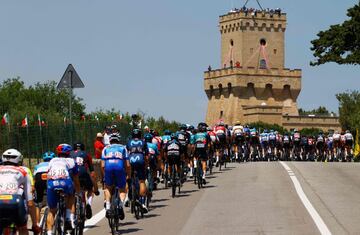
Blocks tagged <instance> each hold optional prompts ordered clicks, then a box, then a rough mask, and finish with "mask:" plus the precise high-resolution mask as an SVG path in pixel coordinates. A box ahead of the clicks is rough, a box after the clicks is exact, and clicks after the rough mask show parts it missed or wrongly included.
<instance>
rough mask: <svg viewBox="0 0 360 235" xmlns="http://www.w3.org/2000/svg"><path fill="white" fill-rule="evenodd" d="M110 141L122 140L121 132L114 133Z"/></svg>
mask: <svg viewBox="0 0 360 235" xmlns="http://www.w3.org/2000/svg"><path fill="white" fill-rule="evenodd" d="M109 141H110V142H120V134H119V133H112V134H111V135H110V137H109Z"/></svg>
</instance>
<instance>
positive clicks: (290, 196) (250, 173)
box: [85, 162, 360, 235]
mask: <svg viewBox="0 0 360 235" xmlns="http://www.w3.org/2000/svg"><path fill="white" fill-rule="evenodd" d="M287 165H288V166H289V167H290V168H291V170H292V172H289V171H287V170H286V169H285V168H284V167H283V166H282V165H281V164H280V163H279V162H260V163H242V164H238V163H232V164H230V165H229V167H228V168H227V169H225V170H223V171H221V172H219V171H215V172H214V174H213V175H211V176H208V181H209V183H208V184H207V185H206V188H204V189H201V190H198V189H197V187H196V186H195V185H194V184H193V183H192V182H187V183H185V185H184V187H183V188H182V193H181V194H180V195H179V196H178V197H177V198H174V199H173V198H171V195H170V193H171V192H170V189H169V190H164V189H161V190H158V191H156V192H155V193H154V201H153V203H152V205H151V207H150V212H149V214H147V215H146V216H145V218H144V219H140V220H136V219H135V218H134V216H133V215H131V214H130V212H129V210H128V208H126V211H125V213H126V217H125V220H124V221H123V222H122V224H121V227H120V231H119V234H156V235H159V234H320V230H319V228H318V227H317V225H316V222H315V221H317V219H314V218H313V217H312V216H311V215H310V213H309V211H308V210H307V208H306V207H305V206H304V204H303V202H302V200H301V199H300V197H299V194H298V192H297V190H296V189H295V186H294V184H293V181H292V179H291V178H290V175H292V177H296V179H297V180H298V181H299V182H300V187H301V189H302V190H303V192H304V193H305V195H306V197H307V199H308V201H309V202H310V204H311V205H312V206H313V208H314V210H315V211H316V212H317V213H318V215H319V217H320V218H321V219H320V220H322V221H323V222H324V224H325V226H326V227H327V228H328V230H329V231H330V232H331V233H332V234H360V222H359V221H360V165H359V164H357V163H310V162H304V163H298V162H296V163H293V162H288V163H287ZM93 207H94V219H92V220H91V221H90V222H92V223H94V222H97V220H99V222H97V223H96V225H94V226H88V227H87V231H86V233H85V234H87V235H100V234H110V229H109V227H108V223H107V220H106V219H105V218H103V215H104V211H103V199H102V197H97V198H96V199H95V200H94V206H93ZM97 213H98V214H97ZM95 214H97V215H95ZM317 222H319V221H317ZM322 232H324V231H323V230H322Z"/></svg>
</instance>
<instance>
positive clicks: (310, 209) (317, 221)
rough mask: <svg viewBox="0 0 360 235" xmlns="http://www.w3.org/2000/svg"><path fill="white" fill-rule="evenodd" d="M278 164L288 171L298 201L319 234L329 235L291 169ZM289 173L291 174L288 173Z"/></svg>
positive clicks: (283, 164)
mask: <svg viewBox="0 0 360 235" xmlns="http://www.w3.org/2000/svg"><path fill="white" fill-rule="evenodd" d="M280 163H281V165H282V166H283V167H284V168H285V170H287V171H288V174H289V176H290V179H291V180H292V182H293V184H294V186H295V189H296V192H297V194H298V196H299V197H300V200H301V201H302V203H303V204H304V206H305V208H306V209H307V211H308V212H309V214H310V216H311V218H312V219H313V220H314V222H315V224H316V226H317V228H318V229H319V231H320V233H321V234H326V235H331V232H330V230H329V228H328V227H327V226H326V224H325V222H324V221H323V220H322V218H321V217H320V215H319V213H318V212H317V211H316V210H315V208H314V207H313V205H312V204H311V202H310V201H309V199H308V198H307V197H306V195H305V193H304V190H303V189H302V187H301V185H300V182H299V180H298V179H297V178H296V176H295V174H294V173H293V171H292V170H291V168H290V167H289V166H288V165H287V164H286V163H285V162H280ZM290 171H291V173H290Z"/></svg>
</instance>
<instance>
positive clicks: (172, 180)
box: [171, 165, 177, 198]
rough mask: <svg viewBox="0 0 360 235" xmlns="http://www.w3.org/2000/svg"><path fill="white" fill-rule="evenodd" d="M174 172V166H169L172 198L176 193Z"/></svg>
mask: <svg viewBox="0 0 360 235" xmlns="http://www.w3.org/2000/svg"><path fill="white" fill-rule="evenodd" d="M176 184H177V182H176V173H175V166H174V165H172V166H171V192H172V193H171V196H172V197H173V198H174V197H175V194H176Z"/></svg>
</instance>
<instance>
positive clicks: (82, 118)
mask: <svg viewBox="0 0 360 235" xmlns="http://www.w3.org/2000/svg"><path fill="white" fill-rule="evenodd" d="M81 120H83V121H84V122H85V120H86V117H85V114H83V115H81Z"/></svg>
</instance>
